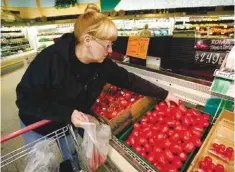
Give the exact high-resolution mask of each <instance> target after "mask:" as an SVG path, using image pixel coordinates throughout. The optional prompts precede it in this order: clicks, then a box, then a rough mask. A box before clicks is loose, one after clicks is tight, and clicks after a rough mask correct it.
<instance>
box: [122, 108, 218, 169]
mask: <svg viewBox="0 0 235 172" xmlns="http://www.w3.org/2000/svg"><path fill="white" fill-rule="evenodd" d="M185 105H186V107H187V108H192V107H193V106H192V105H190V104H185ZM153 109H154V106H152V107H150V108H149V109H148V111H152V110H153ZM197 110H198V109H197ZM199 112H201V113H204V112H203V111H200V110H199ZM214 115H215V114H212V115H210V116H211V117H210V121H209V122H210V123H211V121H212V119H213V117H214ZM143 116H145V113H143V114H142V115H141V117H140V118H139V119H138V120H136V122H139V121H140V120H141V119H142V117H143ZM210 129H211V124H210V125H209V126H208V127H207V128H205V129H204V131H203V133H202V137H201V141H202V142H203V141H204V140H205V138H206V136H207V134H208V132H209V131H210ZM132 130H133V125H132V126H130V127H129V128H128V129H127V130H126V131H125V132H124V133H123V134H122V135H121V136H120V137H119V138H118V139H119V141H120V142H121V143H122V144H124V145H125V146H126V147H127V148H128V149H129V150H130V151H131V152H132V153H134V154H135V155H136V156H138V157H139V158H140V159H141V160H142V161H144V162H145V163H146V164H148V165H149V166H150V167H151V168H153V169H156V168H154V167H153V165H152V164H150V163H149V162H148V161H147V160H145V159H144V158H143V157H141V156H140V155H139V154H137V153H136V152H135V151H134V150H133V149H132V148H131V147H130V146H128V145H127V144H126V143H125V141H126V139H127V138H128V137H129V135H130V134H131V132H132ZM198 150H199V148H195V149H194V150H193V151H192V152H191V153H190V154H189V155H188V159H187V160H186V161H185V162H184V164H183V167H182V168H181V170H180V171H181V172H184V171H186V170H187V168H188V167H189V166H190V163H191V162H192V160H193V158H194V157H195V156H196V154H197V152H198ZM156 171H158V170H156Z"/></svg>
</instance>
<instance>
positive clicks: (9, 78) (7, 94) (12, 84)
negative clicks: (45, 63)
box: [1, 68, 26, 155]
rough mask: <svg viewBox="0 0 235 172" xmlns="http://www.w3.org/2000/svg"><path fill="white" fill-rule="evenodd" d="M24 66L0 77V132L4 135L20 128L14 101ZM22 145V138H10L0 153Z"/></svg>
mask: <svg viewBox="0 0 235 172" xmlns="http://www.w3.org/2000/svg"><path fill="white" fill-rule="evenodd" d="M25 69H26V68H21V69H19V70H16V71H14V72H11V73H9V74H6V75H3V76H2V77H1V84H2V85H1V134H2V136H3V135H6V134H9V133H11V132H13V131H16V130H18V129H19V128H20V123H19V117H18V108H17V106H16V104H15V101H16V92H15V90H16V86H17V84H18V83H19V81H20V80H21V78H22V76H23V74H24V72H25ZM22 145H23V141H22V139H21V138H20V137H19V138H17V139H14V140H11V141H9V142H7V143H4V144H3V145H2V147H1V151H2V155H4V154H5V153H8V152H10V151H12V150H14V149H16V148H19V147H21V146H22Z"/></svg>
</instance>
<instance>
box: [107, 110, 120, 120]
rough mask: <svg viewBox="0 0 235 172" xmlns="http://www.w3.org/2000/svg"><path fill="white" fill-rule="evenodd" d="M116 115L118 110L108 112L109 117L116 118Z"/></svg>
mask: <svg viewBox="0 0 235 172" xmlns="http://www.w3.org/2000/svg"><path fill="white" fill-rule="evenodd" d="M116 116H117V111H113V112H110V113H108V114H107V116H106V117H107V118H108V119H112V118H114V117H116Z"/></svg>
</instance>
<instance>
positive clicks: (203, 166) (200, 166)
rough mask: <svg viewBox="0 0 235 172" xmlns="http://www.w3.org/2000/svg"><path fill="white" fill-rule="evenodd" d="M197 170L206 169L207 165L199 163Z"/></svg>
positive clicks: (202, 162) (203, 162)
mask: <svg viewBox="0 0 235 172" xmlns="http://www.w3.org/2000/svg"><path fill="white" fill-rule="evenodd" d="M199 168H200V169H202V170H205V169H207V163H206V162H205V161H199Z"/></svg>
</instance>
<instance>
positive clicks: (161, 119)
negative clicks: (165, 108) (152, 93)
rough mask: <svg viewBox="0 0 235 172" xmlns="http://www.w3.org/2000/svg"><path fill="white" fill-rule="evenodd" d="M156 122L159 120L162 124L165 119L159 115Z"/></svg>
mask: <svg viewBox="0 0 235 172" xmlns="http://www.w3.org/2000/svg"><path fill="white" fill-rule="evenodd" d="M158 122H159V123H161V124H162V123H164V122H165V121H164V118H163V117H161V116H160V117H158Z"/></svg>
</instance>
